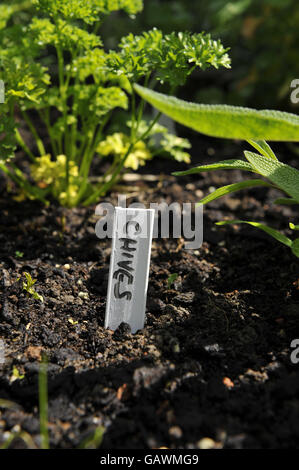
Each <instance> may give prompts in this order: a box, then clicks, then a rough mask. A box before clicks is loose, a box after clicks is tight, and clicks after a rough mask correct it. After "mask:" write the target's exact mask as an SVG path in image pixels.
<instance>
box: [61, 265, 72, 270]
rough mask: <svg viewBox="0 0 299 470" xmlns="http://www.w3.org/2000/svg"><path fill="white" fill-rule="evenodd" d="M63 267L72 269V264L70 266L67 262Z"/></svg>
mask: <svg viewBox="0 0 299 470" xmlns="http://www.w3.org/2000/svg"><path fill="white" fill-rule="evenodd" d="M63 267H64V269H66V270H68V269H71V266H70V264H68V263H67V264H64V265H63Z"/></svg>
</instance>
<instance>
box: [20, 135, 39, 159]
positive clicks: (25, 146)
mask: <svg viewBox="0 0 299 470" xmlns="http://www.w3.org/2000/svg"><path fill="white" fill-rule="evenodd" d="M15 135H16V139H17V142H18V144H19V145H20V147H22V149H23V150H24V152H25V153H27V155H28V157H29V158H30V160H31V161H32V162H35V161H36V159H35V156H34V155H33V153H32V152H31V150H30V149H29V147H28V146H27V145H26V144H25V142H24V139H23V137H22V136H21V134H20V132H19V131H18V129H16V130H15Z"/></svg>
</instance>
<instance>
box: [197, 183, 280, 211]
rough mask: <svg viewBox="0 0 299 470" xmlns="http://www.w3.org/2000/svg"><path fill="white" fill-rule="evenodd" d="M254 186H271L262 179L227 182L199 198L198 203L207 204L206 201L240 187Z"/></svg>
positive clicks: (237, 189)
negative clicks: (227, 183) (225, 184)
mask: <svg viewBox="0 0 299 470" xmlns="http://www.w3.org/2000/svg"><path fill="white" fill-rule="evenodd" d="M255 186H268V187H272V185H271V184H269V183H267V182H266V181H263V180H246V181H241V182H240V183H234V184H229V185H228V186H222V187H221V188H218V189H216V191H213V192H212V193H211V194H209V195H208V196H206V197H204V198H203V199H201V200H200V201H199V203H198V205H200V204H207V203H208V202H211V201H215V199H219V198H220V197H222V196H225V195H226V194H230V193H234V192H236V191H240V190H241V189H246V188H252V187H255Z"/></svg>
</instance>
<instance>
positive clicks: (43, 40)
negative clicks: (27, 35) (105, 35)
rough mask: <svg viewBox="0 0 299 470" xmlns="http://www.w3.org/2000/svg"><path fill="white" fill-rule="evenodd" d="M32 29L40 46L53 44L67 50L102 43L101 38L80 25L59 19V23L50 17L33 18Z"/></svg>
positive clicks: (91, 46)
mask: <svg viewBox="0 0 299 470" xmlns="http://www.w3.org/2000/svg"><path fill="white" fill-rule="evenodd" d="M30 31H31V32H32V34H33V37H34V38H35V41H36V43H37V44H38V45H39V46H45V45H47V44H52V45H53V46H56V47H57V46H60V47H62V48H63V49H65V50H68V51H72V50H73V49H75V50H88V49H90V48H93V47H97V46H100V45H101V44H102V42H101V40H100V38H99V37H98V36H96V35H95V34H92V33H89V32H87V31H85V30H84V29H82V28H79V27H78V26H74V25H72V24H71V23H67V22H66V21H65V20H62V19H59V20H58V21H57V24H54V23H52V21H51V20H49V19H48V18H33V20H32V23H31V25H30Z"/></svg>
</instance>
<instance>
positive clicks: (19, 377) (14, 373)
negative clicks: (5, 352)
mask: <svg viewBox="0 0 299 470" xmlns="http://www.w3.org/2000/svg"><path fill="white" fill-rule="evenodd" d="M24 377H25V375H23V374H21V373H20V372H19V370H18V368H17V367H16V366H13V369H12V376H11V382H14V381H15V380H22V379H24Z"/></svg>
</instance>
